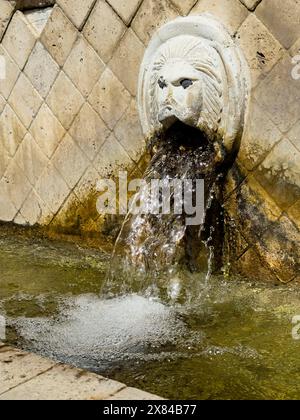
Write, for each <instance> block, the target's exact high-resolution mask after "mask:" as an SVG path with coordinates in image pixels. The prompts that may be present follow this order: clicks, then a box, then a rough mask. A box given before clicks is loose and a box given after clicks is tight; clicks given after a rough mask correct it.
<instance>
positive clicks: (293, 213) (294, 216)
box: [288, 200, 300, 230]
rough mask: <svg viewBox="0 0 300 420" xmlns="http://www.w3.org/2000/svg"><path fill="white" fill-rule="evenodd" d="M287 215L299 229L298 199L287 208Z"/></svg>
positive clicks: (299, 212)
mask: <svg viewBox="0 0 300 420" xmlns="http://www.w3.org/2000/svg"><path fill="white" fill-rule="evenodd" d="M288 216H289V218H290V219H291V221H292V222H293V223H295V225H296V226H297V227H298V229H299V230H300V200H299V201H297V203H296V204H294V205H293V206H292V207H291V208H290V209H289V210H288Z"/></svg>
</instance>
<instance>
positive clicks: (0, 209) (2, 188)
mask: <svg viewBox="0 0 300 420" xmlns="http://www.w3.org/2000/svg"><path fill="white" fill-rule="evenodd" d="M17 212H18V210H17V209H16V207H15V206H14V204H13V203H12V202H11V200H10V198H9V192H8V184H7V183H6V181H5V179H4V178H2V179H1V180H0V220H1V221H2V222H12V221H13V220H14V218H15V216H16V214H17ZM1 378H2V376H1ZM0 386H1V384H0Z"/></svg>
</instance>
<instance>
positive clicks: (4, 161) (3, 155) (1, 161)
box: [0, 142, 11, 179]
mask: <svg viewBox="0 0 300 420" xmlns="http://www.w3.org/2000/svg"><path fill="white" fill-rule="evenodd" d="M10 159H11V158H10V156H9V153H8V151H7V150H6V148H5V147H4V145H3V142H0V179H1V178H2V176H3V174H4V172H5V171H6V169H7V167H8V164H9V161H10Z"/></svg>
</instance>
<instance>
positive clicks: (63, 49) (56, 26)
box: [41, 6, 78, 66]
mask: <svg viewBox="0 0 300 420" xmlns="http://www.w3.org/2000/svg"><path fill="white" fill-rule="evenodd" d="M77 35H78V32H77V29H76V28H75V26H74V25H73V24H72V22H71V21H70V20H69V19H68V18H67V17H66V15H65V14H64V13H63V11H62V10H61V9H60V7H58V6H55V7H54V9H53V12H52V14H51V16H50V18H49V19H48V22H47V24H46V27H45V29H44V31H43V33H42V36H41V42H42V43H43V44H44V46H45V47H46V49H47V50H48V52H49V53H50V54H51V55H52V57H53V58H54V60H55V61H56V62H57V63H58V64H59V65H60V66H63V65H64V64H65V61H66V59H67V57H68V55H69V53H70V51H71V49H72V47H73V45H74V42H75V41H76V38H77Z"/></svg>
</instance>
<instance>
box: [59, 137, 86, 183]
mask: <svg viewBox="0 0 300 420" xmlns="http://www.w3.org/2000/svg"><path fill="white" fill-rule="evenodd" d="M52 162H53V164H54V166H55V167H56V169H57V170H58V171H59V173H60V174H61V175H62V176H63V178H64V180H65V181H66V183H67V184H68V186H69V187H70V189H73V188H74V187H75V185H76V184H77V182H78V181H79V179H80V178H81V177H82V175H83V173H84V172H85V170H86V169H87V167H88V159H87V157H86V156H85V154H84V153H83V152H82V151H81V150H80V149H79V147H78V146H77V145H76V143H75V142H74V140H73V139H72V137H71V136H70V135H69V134H66V136H65V137H64V138H63V140H62V141H61V143H60V145H59V146H58V149H57V150H56V152H55V155H54V156H53V159H52Z"/></svg>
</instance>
